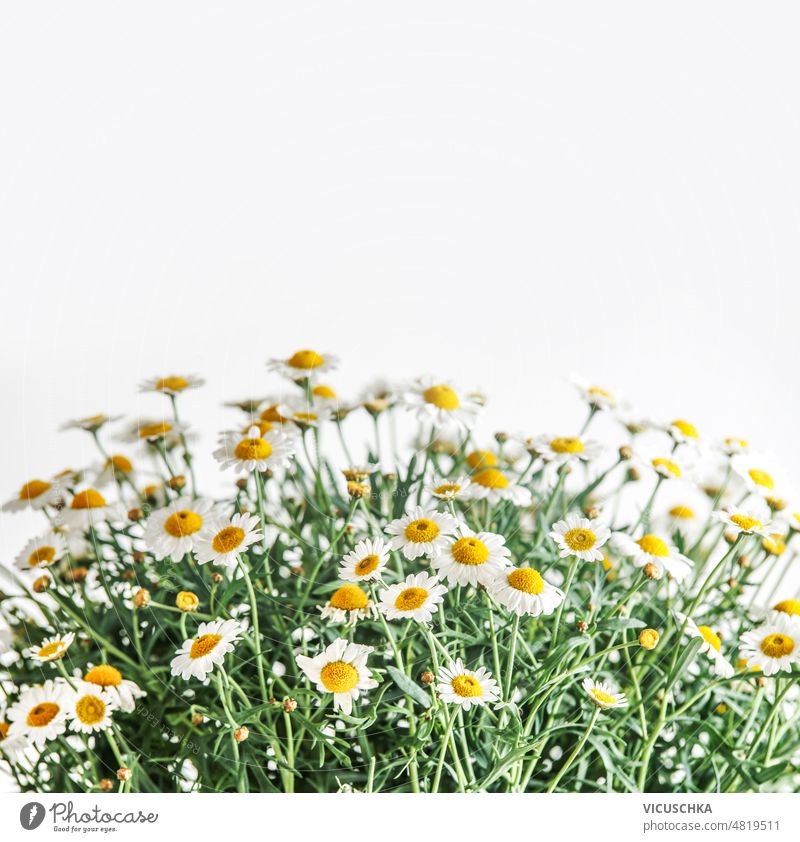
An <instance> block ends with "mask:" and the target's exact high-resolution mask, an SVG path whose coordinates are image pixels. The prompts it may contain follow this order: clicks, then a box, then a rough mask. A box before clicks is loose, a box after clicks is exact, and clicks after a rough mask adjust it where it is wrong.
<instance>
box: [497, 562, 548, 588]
mask: <svg viewBox="0 0 800 842" xmlns="http://www.w3.org/2000/svg"><path fill="white" fill-rule="evenodd" d="M506 581H507V582H508V584H509V585H511V587H512V588H515V589H516V590H518V591H524V592H525V593H529V594H534V595H535V594H540V593H541V592H542V591H543V590H544V579H542V574H541V573H539V571H538V570H533V569H531V568H530V567H520V568H519V569H518V570H512V571H511V573H509V574H508V577H507V578H506Z"/></svg>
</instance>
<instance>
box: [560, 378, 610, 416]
mask: <svg viewBox="0 0 800 842" xmlns="http://www.w3.org/2000/svg"><path fill="white" fill-rule="evenodd" d="M570 379H571V380H572V385H573V386H575V388H576V389H577V390H578V392H579V394H580V396H581V398H583V400H584V401H586V403H587V404H589V406H590V407H592V408H593V409H598V410H609V409H614V407H615V406H616V405H617V403H618V398H617V397H616V395H614V394H613V393H612V392H609V391H608V390H606V389H601V388H600V387H599V386H593V385H591V384H590V383H589V382H588V381H586V380H584V379H583V378H582V377H576V376H573V377H571V378H570Z"/></svg>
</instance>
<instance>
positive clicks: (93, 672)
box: [83, 664, 122, 687]
mask: <svg viewBox="0 0 800 842" xmlns="http://www.w3.org/2000/svg"><path fill="white" fill-rule="evenodd" d="M83 680H84V681H88V682H89V684H99V685H100V687H118V686H119V685H120V684H122V673H121V672H120V671H119V670H118V669H117V668H116V667H112V666H111V665H110V664H100V665H99V666H96V667H92V668H91V669H90V670H89V672H87V673H86V675H84V677H83Z"/></svg>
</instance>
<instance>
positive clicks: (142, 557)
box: [133, 550, 147, 564]
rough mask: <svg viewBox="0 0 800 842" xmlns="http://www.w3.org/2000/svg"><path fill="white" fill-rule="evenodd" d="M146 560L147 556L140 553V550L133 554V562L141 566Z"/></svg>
mask: <svg viewBox="0 0 800 842" xmlns="http://www.w3.org/2000/svg"><path fill="white" fill-rule="evenodd" d="M145 558H147V556H146V555H145V554H144V553H143V552H140V551H139V550H137V551H136V552H135V553H134V554H133V560H134V562H135V563H136V564H141V563H142V562H143V561H144V560H145Z"/></svg>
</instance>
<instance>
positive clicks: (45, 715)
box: [26, 702, 61, 728]
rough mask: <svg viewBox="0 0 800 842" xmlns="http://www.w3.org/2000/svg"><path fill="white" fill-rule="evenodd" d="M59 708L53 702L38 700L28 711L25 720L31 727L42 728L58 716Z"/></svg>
mask: <svg viewBox="0 0 800 842" xmlns="http://www.w3.org/2000/svg"><path fill="white" fill-rule="evenodd" d="M60 710H61V708H60V707H59V706H58V705H57V704H56V703H55V702H40V703H39V704H38V705H36V706H35V707H32V708H31V709H30V710H29V711H28V716H27V719H26V721H27V723H28V725H30V726H31V727H32V728H43V727H44V726H45V725H49V724H50V723H51V722H52V721H53V720H54V719H55V718H56V716H58V712H59V711H60Z"/></svg>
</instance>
